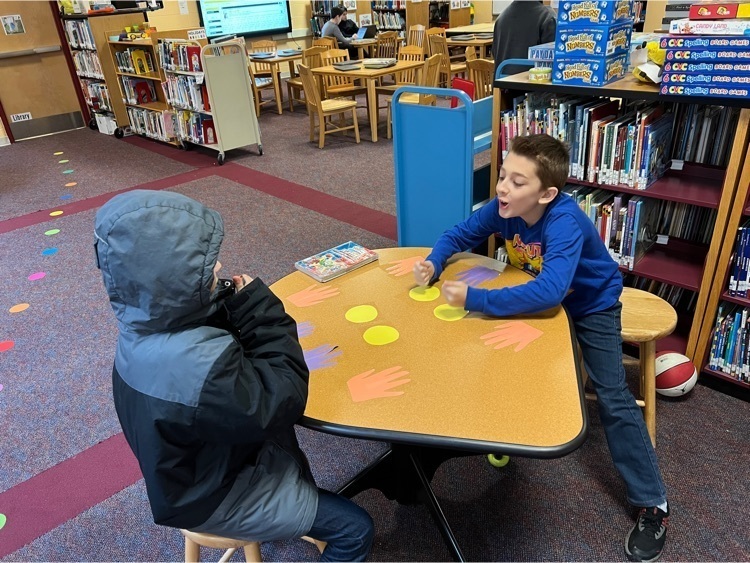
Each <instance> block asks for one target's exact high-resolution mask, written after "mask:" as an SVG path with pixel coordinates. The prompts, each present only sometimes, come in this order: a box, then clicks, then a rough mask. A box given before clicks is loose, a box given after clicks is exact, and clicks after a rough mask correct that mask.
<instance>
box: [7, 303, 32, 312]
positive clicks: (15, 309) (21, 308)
mask: <svg viewBox="0 0 750 563" xmlns="http://www.w3.org/2000/svg"><path fill="white" fill-rule="evenodd" d="M28 308H29V304H28V303H19V304H18V305H13V306H12V307H11V308H10V309H8V312H9V313H20V312H21V311H25V310H26V309H28Z"/></svg>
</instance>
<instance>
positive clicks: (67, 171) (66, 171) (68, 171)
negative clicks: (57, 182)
mask: <svg viewBox="0 0 750 563" xmlns="http://www.w3.org/2000/svg"><path fill="white" fill-rule="evenodd" d="M72 173H73V170H72V169H68V170H63V174H72Z"/></svg>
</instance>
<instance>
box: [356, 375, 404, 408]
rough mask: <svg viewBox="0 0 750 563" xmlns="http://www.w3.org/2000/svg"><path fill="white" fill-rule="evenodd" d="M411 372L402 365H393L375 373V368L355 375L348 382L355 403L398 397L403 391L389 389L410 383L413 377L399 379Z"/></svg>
mask: <svg viewBox="0 0 750 563" xmlns="http://www.w3.org/2000/svg"><path fill="white" fill-rule="evenodd" d="M408 374H409V372H408V371H405V370H402V369H401V366H393V367H391V368H388V369H384V370H382V371H379V372H377V373H375V370H374V369H371V370H370V371H365V372H363V373H360V374H359V375H355V376H354V377H352V378H351V379H350V380H349V381H347V382H346V384H347V386H348V387H349V394H350V395H351V396H352V400H353V401H354V402H355V403H359V402H361V401H369V400H370V399H380V398H382V397H396V396H397V395H403V394H404V392H403V391H389V389H392V388H393V387H399V386H401V385H404V384H405V383H409V382H410V381H411V379H399V377H402V376H404V375H408Z"/></svg>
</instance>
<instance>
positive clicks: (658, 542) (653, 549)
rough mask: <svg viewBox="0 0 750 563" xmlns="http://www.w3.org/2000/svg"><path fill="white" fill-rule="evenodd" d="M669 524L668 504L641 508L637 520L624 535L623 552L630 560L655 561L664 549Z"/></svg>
mask: <svg viewBox="0 0 750 563" xmlns="http://www.w3.org/2000/svg"><path fill="white" fill-rule="evenodd" d="M667 526H669V506H667V511H666V512H664V511H663V510H662V509H661V508H659V507H658V506H651V507H649V508H641V511H640V513H639V514H638V520H637V521H636V523H635V526H633V529H632V530H630V532H628V535H627V536H626V537H625V553H627V555H628V559H630V560H631V561H656V560H657V559H659V556H661V551H662V549H664V542H665V541H666V540H667Z"/></svg>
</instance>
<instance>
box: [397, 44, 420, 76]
mask: <svg viewBox="0 0 750 563" xmlns="http://www.w3.org/2000/svg"><path fill="white" fill-rule="evenodd" d="M398 60H399V61H420V62H422V61H424V51H423V50H422V47H419V46H418V45H407V46H406V47H401V49H400V50H399V52H398ZM416 81H417V69H415V68H413V69H410V70H402V71H401V72H399V73H398V75H397V76H396V82H397V83H398V84H415V83H416Z"/></svg>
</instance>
